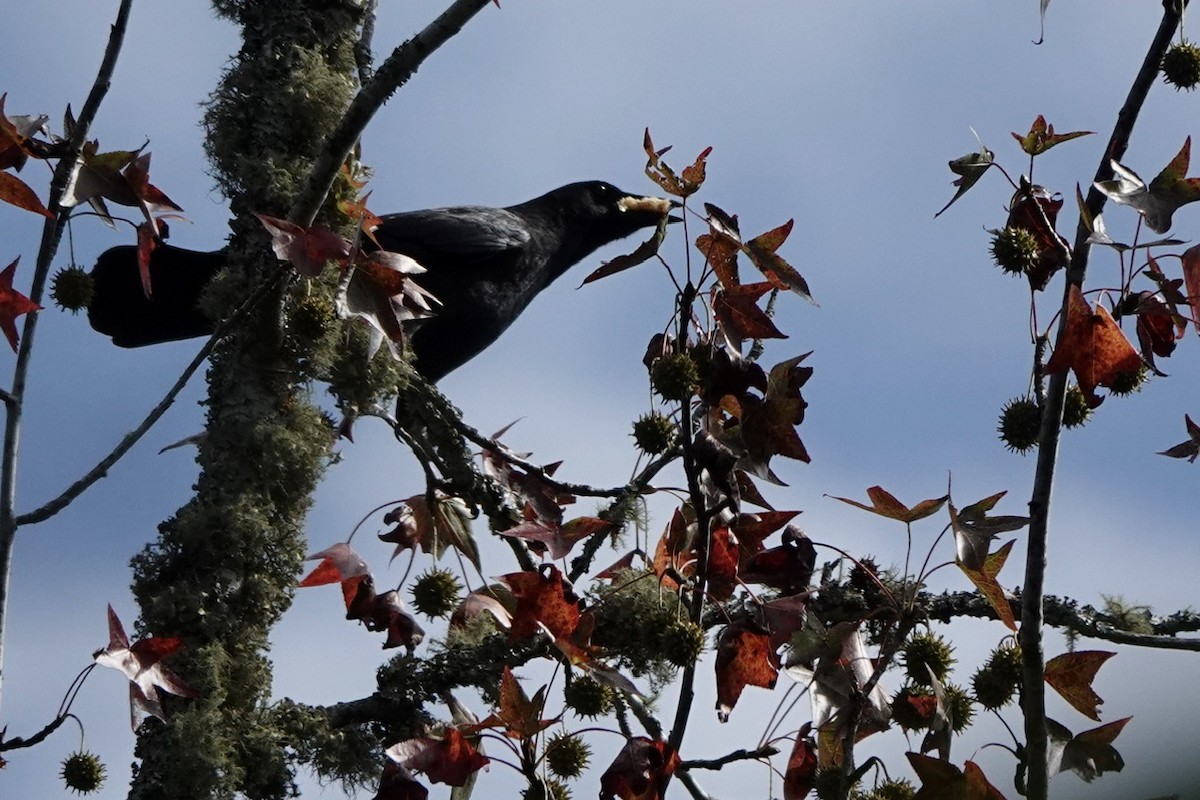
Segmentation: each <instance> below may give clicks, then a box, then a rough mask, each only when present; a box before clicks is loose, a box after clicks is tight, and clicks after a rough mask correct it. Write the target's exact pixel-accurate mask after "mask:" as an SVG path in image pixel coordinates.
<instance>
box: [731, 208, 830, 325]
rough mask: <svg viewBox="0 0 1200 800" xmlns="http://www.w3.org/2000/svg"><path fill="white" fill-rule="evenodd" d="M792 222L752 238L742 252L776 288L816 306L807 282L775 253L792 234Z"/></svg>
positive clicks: (789, 221)
mask: <svg viewBox="0 0 1200 800" xmlns="http://www.w3.org/2000/svg"><path fill="white" fill-rule="evenodd" d="M792 222H793V221H792V220H790V219H789V220H788V221H787V222H785V223H783V224H782V225H780V226H779V227H778V228H774V229H772V230H769V231H767V232H766V233H763V234H760V235H758V236H756V237H754V238H753V239H751V240H750V241H748V242H746V244H745V245H743V246H742V252H743V253H745V254H746V255H747V256H749V257H750V261H751V262H752V263H753V264H754V266H756V267H758V271H759V272H761V273H762V274H763V275H764V276H765V277H766V279H767V280H768V281H770V282H771V283H772V284H773V285H774V286H775V287H776V288H779V289H789V290H791V291H793V292H795V293H796V294H798V295H800V296H801V297H803V298H804V299H805V300H807V301H808V302H810V303H812V304H813V305H816V301H815V300H813V298H812V293H811V292H810V291H809V289H808V282H807V281H806V280H804V278H803V277H801V275H800V273H799V272H797V271H796V269H795V267H793V266H792V265H791V264H789V263H788V262H787V261H785V260H783V258H782V257H780V256H779V254H778V253H776V252H775V251H776V250H778V249H779V246H780V245H782V244H783V242H784V240H785V239H787V237H788V234H790V233H791V232H792Z"/></svg>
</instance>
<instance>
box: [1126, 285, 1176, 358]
mask: <svg viewBox="0 0 1200 800" xmlns="http://www.w3.org/2000/svg"><path fill="white" fill-rule="evenodd" d="M1128 302H1129V304H1130V305H1131V306H1132V307H1133V308H1132V310H1133V313H1134V314H1135V315H1136V316H1137V328H1136V330H1137V338H1138V345H1139V346H1140V348H1141V353H1142V360H1143V361H1145V362H1146V364H1147V365H1148V366H1149V367H1150V368H1151V369H1153V370H1154V371H1155V372H1158V368H1157V366H1156V365H1155V363H1154V357H1155V356H1159V357H1161V358H1167V357H1169V356H1170V355H1171V353H1173V352H1175V315H1174V314H1172V313H1171V308H1170V307H1169V306H1168V305H1167V304H1166V303H1164V302H1163V301H1162V300H1161V299H1159V297H1158V296H1156V295H1155V294H1154V293H1153V292H1147V291H1143V292H1138V293H1137V294H1136V295H1130V296H1129V298H1128ZM1181 333H1182V331H1181ZM1160 374H1161V373H1160Z"/></svg>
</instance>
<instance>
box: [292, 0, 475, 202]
mask: <svg viewBox="0 0 1200 800" xmlns="http://www.w3.org/2000/svg"><path fill="white" fill-rule="evenodd" d="M490 2H491V0H455V2H453V3H451V4H450V7H449V8H447V9H446V10H445V11H443V12H442V13H441V14H440V15H438V18H437V19H435V20H434V21H433V22H431V23H429V25H427V26H426V27H425V29H424V30H422V31H421V32H420V33H418V34H417V35H416V36H414V37H413V38H411V39H409V40H408V41H407V42H404V43H403V44H401V45H400V46H399V47H397V48H396V49H395V50H393V51H392V54H391V55H390V56H388V58H387V60H386V61H384V62H383V64H381V65H380V67H379V69H378V71H376V73H375V75H374V76H373V77H372V78H371V81H370V83H368V84H366V85H365V86H363V87H362V88H361V89H360V90H359V92H358V94H357V95H356V96H355V98H354V99H353V100H352V101H351V102H350V107H349V108H348V109H346V113H345V114H343V115H342V121H341V123H340V124H339V125H338V127H337V130H335V131H334V132H333V133H332V134H330V136H329V139H328V140H326V142H325V148H324V150H322V151H321V154H320V155H319V156H318V157H317V160H316V163H314V164H313V168H312V169H311V170H310V171H309V173H308V180H307V182H306V183H305V186H304V188H303V189H302V190H301V191H300V194H299V195H298V196H297V197H296V202H295V203H293V205H292V208H291V210H290V211H289V213H288V219H290V220H291V221H293V222H296V223H299V224H300V225H304V226H308V225H311V224H312V221H313V219H315V218H316V215H317V212H318V211H319V210H320V208H321V204H322V203H323V202H324V201H325V197H326V196H327V195H328V194H329V189H330V187H332V186H333V181H334V179H335V178H336V177H337V174H338V171H339V170H340V169H341V168H342V164H344V163H345V162H346V159H347V158H348V157H349V155H350V153H351V151H353V150H354V147H355V145H356V144H357V143H358V140H359V137H361V136H362V132H363V130H365V129H366V127H367V123H369V122H370V121H371V118H372V117H374V116H375V112H376V111H378V110H379V109H380V108H381V107H382V106H383V104H384V103H385V102H387V100H388V98H389V97H391V96H392V95H393V94H394V93H395V92H396V90H397V89H399V88H400V87H401V86H403V85H404V84H405V83H406V82H407V81H408V79H409V78H411V77H412V76H413V74H414V73H416V71H417V69H418V68H419V67H420V66H421V64H423V63H424V62H425V59H426V58H428V57H429V56H430V55H431V54H433V53H434V51H436V50H437V49H438V48H439V47H441V46H442V45H443V44H445V43H446V42H447V41H449V40H450V38H451V37H453V36H454V35H455V34H457V33H458V32H459V31H461V30H462V28H463V26H464V25H466V24H467V22H468V21H470V19H471V18H472V17H473V16H475V15H476V14H477V13H479V12H480V11H481V10H482V9H483V8H484V6H486V5H488V3H490Z"/></svg>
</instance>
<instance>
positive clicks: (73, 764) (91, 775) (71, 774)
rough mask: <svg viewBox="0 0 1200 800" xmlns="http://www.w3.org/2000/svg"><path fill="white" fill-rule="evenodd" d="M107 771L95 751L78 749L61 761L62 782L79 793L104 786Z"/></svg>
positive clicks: (96, 790) (89, 791) (89, 792)
mask: <svg viewBox="0 0 1200 800" xmlns="http://www.w3.org/2000/svg"><path fill="white" fill-rule="evenodd" d="M106 773H107V771H106V770H105V768H104V762H102V761H101V760H100V757H99V756H97V755H96V754H95V753H89V752H87V751H86V750H80V751H79V752H77V753H72V754H71V755H69V756H67V757H66V759H65V760H64V761H63V762H62V772H61V773H60V774H61V775H62V780H63V783H65V784H66V785H67V788H68V789H70V790H71V791H73V792H77V793H79V794H91V793H92V792H98V791H100V788H101V787H102V786H104V778H105V776H106Z"/></svg>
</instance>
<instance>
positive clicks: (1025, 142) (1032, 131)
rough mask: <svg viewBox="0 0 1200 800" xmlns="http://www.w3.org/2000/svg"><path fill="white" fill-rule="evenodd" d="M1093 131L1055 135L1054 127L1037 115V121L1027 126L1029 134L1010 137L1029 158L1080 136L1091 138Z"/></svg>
mask: <svg viewBox="0 0 1200 800" xmlns="http://www.w3.org/2000/svg"><path fill="white" fill-rule="evenodd" d="M1092 133H1093V131H1071V132H1070V133H1055V132H1054V126H1053V125H1048V124H1047V123H1046V118H1045V117H1043V116H1042V115H1041V114H1038V117H1037V119H1035V120H1034V121H1033V124H1032V125H1030V126H1029V133H1027V134H1025V135H1024V136H1021V135H1020V134H1018V133H1014V134H1013V135H1012V137H1013V138H1014V139H1016V140H1017V142H1018V143H1020V145H1021V149H1022V150H1024V151H1025V152H1026V153H1028V154H1029V155H1031V156H1037V155H1041V154H1042V153H1044V152H1046V151H1047V150H1049V149H1050V148H1051V147H1054V146H1055V145H1056V144H1062V143H1063V142H1069V141H1071V140H1072V139H1078V138H1079V137H1081V136H1091V135H1092Z"/></svg>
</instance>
